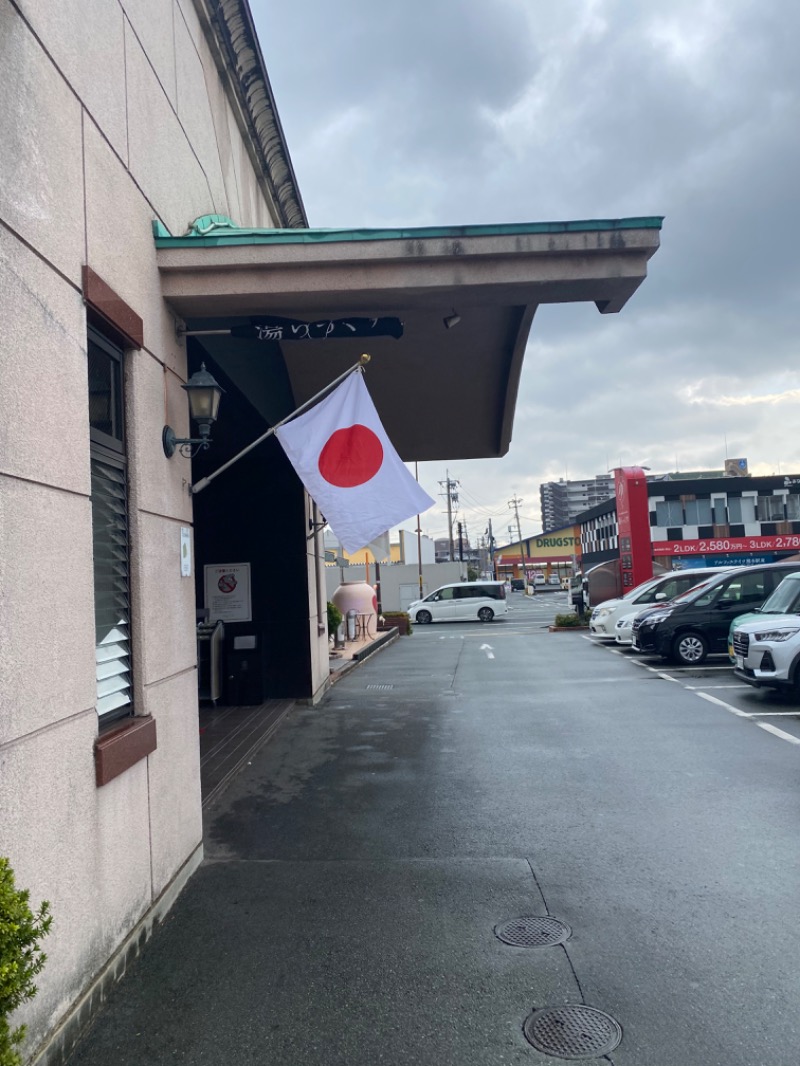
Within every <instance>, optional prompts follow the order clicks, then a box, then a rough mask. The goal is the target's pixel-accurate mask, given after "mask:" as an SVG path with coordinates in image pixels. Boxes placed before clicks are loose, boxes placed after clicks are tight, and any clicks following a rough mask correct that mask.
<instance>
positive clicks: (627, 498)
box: [614, 466, 653, 591]
mask: <svg viewBox="0 0 800 1066" xmlns="http://www.w3.org/2000/svg"><path fill="white" fill-rule="evenodd" d="M614 488H615V491H616V494H617V524H618V528H619V563H620V569H621V571H622V588H623V591H625V590H627V589H631V588H633V587H634V586H635V585H640V584H641V583H642V582H643V581H647V580H648V578H651V577H652V576H653V558H652V555H651V543H650V510H649V507H648V503H647V478H646V476H645V472H644V470H642V469H641V467H638V466H621V467H617V469H616V470H615V471H614Z"/></svg>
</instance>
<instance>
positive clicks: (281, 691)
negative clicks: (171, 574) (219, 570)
mask: <svg viewBox="0 0 800 1066" xmlns="http://www.w3.org/2000/svg"><path fill="white" fill-rule="evenodd" d="M188 354H189V373H190V374H191V373H193V372H194V371H195V370H196V369H199V367H200V363H201V362H203V361H204V362H205V363H206V366H207V369H208V370H210V371H211V373H212V374H213V375H214V377H215V378H216V379H217V381H218V382H219V384H220V385H221V386H222V388H223V389H224V390H225V394H224V396H223V397H222V402H221V404H220V413H219V419H218V421H217V422H216V423H215V425H214V427H213V430H212V440H213V443H212V445H211V447H210V449H209V450H208V451H206V452H201V453H200V454H199V455H198V456H196V457H195V459H194V460H193V465H192V479H193V481H194V482H197V481H199V479H200V478H202V477H206V476H207V475H209V474H211V473H213V472H214V471H215V470H217V469H218V468H219V467H220V466H222V465H223V463H225V462H227V461H228V460H229V459H231V458H232V457H233V456H234V455H236V454H237V453H238V452H239V451H241V450H242V449H243V448H245V447H247V445H249V444H250V443H252V441H254V440H255V439H257V438H258V437H259V436H260V435H261V434H262V433H264V432H265V430H266V429H268V428H269V427H270V426H271V425H273V424H274V423H275V422H277V421H279V420H280V419H281V418H284V417H285V416H286V415H287V414H289V413H290V412H291V411H292V410H293V408H294V406H295V405H294V400H293V397H292V394H291V389H290V386H289V380H288V376H287V374H286V368H285V364H284V362H283V358H282V356H281V353H280V351H279V350H278V349H277V346H274V347H273V346H267V345H264V344H263V343H262V344H260V345H258V346H254V345H252V344H251V343H250V342H247V341H236V340H233V339H231V338H202V339H198V338H189V341H188ZM193 503H194V522H195V527H194V543H195V582H196V590H197V605H198V609H202V608H203V607H204V605H205V589H204V567H205V566H206V565H222V564H241V563H249V564H250V583H251V601H252V620H251V621H228V622H225V623H224V624H225V640H224V645H223V647H224V654H223V662H222V671H223V674H222V676H223V686H222V691H223V695H222V700H223V702H224V703H226V704H231V705H238V706H248V705H254V704H259V703H261V702H263V701H264V700H267V699H279V698H284V697H291V698H295V699H303V698H309V697H310V696H311V695H312V693H311V691H310V689H311V677H312V670H311V646H310V640H311V638H310V632H309V630H310V626H309V603H310V602H311V599H310V597H309V588H308V566H307V555H306V545H307V543H308V541H307V537H308V536H309V534H310V533H311V531H310V530H308V529H307V528H306V524H307V521H306V507H305V496H304V492H303V487H302V485H301V483H300V481H299V479H298V477H297V475H296V474H295V472H294V470H293V469H292V467H291V465H290V464H289V461H288V460H287V459H286V457H285V455H284V453H283V450H282V449H281V447H280V445H279V444H278V442H277V440H276V439H275V438H274V437H270V438H268V439H267V440H266V441H264V442H262V443H261V444H259V445H258V447H257V448H255V449H254V450H253V451H252V452H250V453H248V454H247V455H246V456H245V457H244V458H242V459H241V460H239V461H238V462H237V463H235V464H234V465H233V466H231V467H230V468H229V469H228V470H226V471H225V472H224V473H222V474H221V475H220V476H219V477H218V478H217V479H215V480H214V481H213V482H212V483H211V484H210V485H208V486H207V487H206V488H205V489H204V490H203V491H202V492H200V493H198V494H197V495H196V496H195V497H194V500H193ZM237 638H238V639H237ZM242 638H250V639H244V640H243V639H242Z"/></svg>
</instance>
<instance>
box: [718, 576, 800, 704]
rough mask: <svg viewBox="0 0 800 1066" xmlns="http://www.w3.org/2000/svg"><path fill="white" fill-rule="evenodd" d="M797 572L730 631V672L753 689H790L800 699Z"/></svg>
mask: <svg viewBox="0 0 800 1066" xmlns="http://www.w3.org/2000/svg"><path fill="white" fill-rule="evenodd" d="M798 611H800V573H796V574H789V575H788V576H787V577H785V578H784V579H783V581H782V582H781V583H780V585H778V587H777V588H776V589H775V591H774V592H773V593H772V595H771V596H770V597H769V598H768V599H767V601H766V602H765V603H764V604H763V606H762V607H761V609H760V610H759V611H758V614H759V615H761V616H762V617H759V618H756V617H755V616H754V615H749V616H748V621H746V622H743V623H741V624H740V625H736V624H735V623H734V625H733V627H732V630H731V643H732V645H733V647H732V649H731V650H732V652H733V661H734V673H735V674H736V676H737V677H738V678H740V679H741V680H742V681H746V682H747V684H748V685H753V686H754V687H755V688H794V689H795V690H796V691H797V694H798V696H799V697H800V614H798V613H797V612H798Z"/></svg>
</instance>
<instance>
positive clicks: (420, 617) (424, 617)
mask: <svg viewBox="0 0 800 1066" xmlns="http://www.w3.org/2000/svg"><path fill="white" fill-rule="evenodd" d="M416 621H417V622H419V624H420V625H421V626H426V625H428V623H429V622H431V621H432V618H431V612H430V611H417V617H416Z"/></svg>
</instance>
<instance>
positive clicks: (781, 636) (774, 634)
mask: <svg viewBox="0 0 800 1066" xmlns="http://www.w3.org/2000/svg"><path fill="white" fill-rule="evenodd" d="M795 633H800V629H798V628H797V627H795V628H794V629H770V630H768V631H767V632H766V633H755V634H753V635H754V636H755V638H756V640H773V641H781V640H788V639H789V637H793V636H794V635H795Z"/></svg>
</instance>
